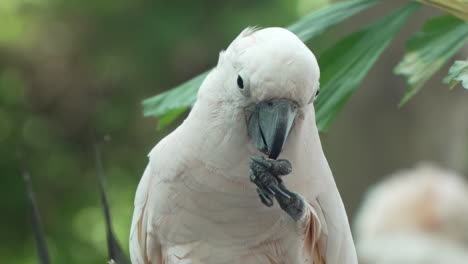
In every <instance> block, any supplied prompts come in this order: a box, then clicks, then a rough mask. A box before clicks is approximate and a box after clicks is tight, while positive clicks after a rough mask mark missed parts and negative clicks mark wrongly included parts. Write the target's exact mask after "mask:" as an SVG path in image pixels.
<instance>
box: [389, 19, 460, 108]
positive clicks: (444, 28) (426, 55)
mask: <svg viewBox="0 0 468 264" xmlns="http://www.w3.org/2000/svg"><path fill="white" fill-rule="evenodd" d="M467 40H468V23H466V22H464V21H463V20H461V19H458V18H456V17H453V16H451V15H446V16H441V17H436V18H434V19H431V20H429V21H428V22H427V23H426V24H425V25H424V28H423V31H422V32H419V33H417V34H416V35H414V37H413V38H411V39H410V40H409V41H408V45H407V46H408V51H407V53H406V54H405V57H404V58H403V60H402V61H401V62H400V64H398V66H397V67H396V68H395V72H396V73H397V74H402V75H404V76H405V77H406V78H407V80H408V84H409V87H408V89H407V91H406V94H405V96H404V97H403V100H402V101H401V104H404V103H406V102H407V101H408V100H409V99H410V98H411V97H412V96H413V95H415V94H416V93H417V92H418V91H419V90H420V89H421V88H422V87H423V85H424V83H425V82H426V81H427V80H429V78H431V77H432V75H433V74H434V73H435V72H437V71H438V70H439V69H440V68H441V67H442V66H443V65H444V64H445V63H446V62H447V61H448V59H450V58H451V57H452V56H453V55H454V54H455V53H456V52H457V51H458V50H459V49H460V48H461V47H462V46H463V45H464V44H465V42H466V41H467Z"/></svg>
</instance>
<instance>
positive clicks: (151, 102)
mask: <svg viewBox="0 0 468 264" xmlns="http://www.w3.org/2000/svg"><path fill="white" fill-rule="evenodd" d="M208 73H209V71H206V72H204V73H202V74H200V75H198V76H197V77H195V78H193V79H191V80H190V81H187V82H185V83H183V84H181V85H179V86H177V87H176V88H173V89H171V90H169V91H167V92H164V93H162V94H159V95H156V96H154V97H152V98H149V99H146V100H144V101H143V113H144V115H145V116H152V115H155V116H162V115H163V114H166V113H168V112H170V111H173V110H175V109H179V108H182V107H187V106H191V105H192V104H193V103H195V100H196V99H197V91H198V88H199V87H200V84H201V83H202V82H203V80H204V79H205V77H206V76H207V75H208Z"/></svg>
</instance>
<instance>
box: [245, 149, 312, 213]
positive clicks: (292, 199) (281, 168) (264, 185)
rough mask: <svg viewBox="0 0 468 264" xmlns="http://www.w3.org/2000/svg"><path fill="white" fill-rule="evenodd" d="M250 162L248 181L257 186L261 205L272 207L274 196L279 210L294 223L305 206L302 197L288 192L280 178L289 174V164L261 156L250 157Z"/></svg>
mask: <svg viewBox="0 0 468 264" xmlns="http://www.w3.org/2000/svg"><path fill="white" fill-rule="evenodd" d="M251 159H252V161H251V162H250V171H249V177H250V181H252V182H253V183H255V185H257V193H258V196H259V197H260V200H261V201H262V203H263V204H264V205H266V206H268V207H271V206H273V203H274V202H273V199H272V197H273V196H274V197H275V198H276V201H278V204H279V205H280V207H281V209H283V210H284V211H285V212H286V213H287V214H289V215H290V216H291V217H292V218H293V219H294V220H295V221H297V220H299V219H300V218H301V216H302V215H303V213H304V209H305V205H304V201H303V199H302V197H301V196H300V195H299V194H297V193H295V192H291V191H289V190H288V189H287V188H286V186H285V185H284V184H283V180H282V179H281V178H280V176H284V175H287V174H289V173H291V171H292V167H291V163H290V162H289V161H288V160H285V159H279V160H273V159H268V158H264V157H262V156H252V157H251Z"/></svg>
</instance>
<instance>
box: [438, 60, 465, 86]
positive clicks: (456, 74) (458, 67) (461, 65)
mask: <svg viewBox="0 0 468 264" xmlns="http://www.w3.org/2000/svg"><path fill="white" fill-rule="evenodd" d="M460 82H461V84H462V86H463V87H464V88H465V89H468V60H464V61H456V62H455V63H454V64H453V65H452V67H450V70H449V73H448V75H447V76H446V77H445V78H444V83H446V84H448V85H450V89H452V88H453V87H454V86H455V85H457V84H458V83H460Z"/></svg>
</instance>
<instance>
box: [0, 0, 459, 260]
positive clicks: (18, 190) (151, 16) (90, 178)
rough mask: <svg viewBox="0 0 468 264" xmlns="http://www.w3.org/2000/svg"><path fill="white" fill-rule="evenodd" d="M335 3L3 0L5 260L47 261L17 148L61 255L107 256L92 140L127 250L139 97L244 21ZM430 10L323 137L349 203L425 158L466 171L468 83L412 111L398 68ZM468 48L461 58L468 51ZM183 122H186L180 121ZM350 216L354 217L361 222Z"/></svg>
mask: <svg viewBox="0 0 468 264" xmlns="http://www.w3.org/2000/svg"><path fill="white" fill-rule="evenodd" d="M406 2H407V1H403V0H401V1H384V3H381V4H379V5H377V6H376V7H374V8H371V9H369V10H368V11H365V12H364V13H361V14H359V15H357V16H355V17H353V18H352V19H350V20H347V22H345V23H344V24H342V25H339V26H337V27H335V28H333V29H332V30H331V31H328V32H326V33H324V34H322V35H321V36H320V37H319V38H316V39H315V40H313V41H312V42H311V43H309V44H310V45H309V47H310V48H311V49H312V51H313V52H315V53H317V52H319V51H320V50H322V49H323V48H324V47H327V46H328V45H330V44H331V43H332V42H333V41H334V40H336V39H337V38H339V37H341V36H343V35H345V34H347V33H349V32H351V31H353V30H355V29H357V28H358V27H359V26H362V25H365V24H367V23H369V22H371V21H372V20H373V19H375V18H378V17H379V16H381V15H382V14H384V13H388V10H389V9H394V8H396V7H399V6H401V5H402V4H404V3H406ZM328 3H329V1H326V0H296V1H291V0H254V1H252V0H249V1H247V0H237V1H234V0H227V1H216V0H203V1H165V2H163V1H150V0H112V1H111V0H98V1H96V0H81V1H76V0H1V1H0V172H1V184H0V204H1V207H0V208H1V218H0V219H1V220H0V221H1V222H0V223H1V224H0V263H37V253H36V249H35V242H34V239H33V236H32V228H31V224H30V221H29V220H30V219H29V212H28V206H27V203H26V195H25V191H24V186H23V183H22V179H21V176H20V174H21V168H22V166H23V165H21V164H20V163H19V162H18V159H17V152H18V151H21V152H22V153H23V154H24V156H25V161H24V164H26V166H27V168H28V170H29V171H30V172H31V174H32V181H33V187H34V189H35V193H36V196H37V199H38V203H39V209H40V213H41V217H42V221H43V226H44V231H45V233H46V234H47V242H48V246H49V250H50V253H51V257H52V261H53V263H70V264H72V263H105V261H106V259H107V249H106V243H105V231H104V219H103V214H102V209H101V206H100V200H99V194H98V187H97V179H96V172H95V164H94V159H93V153H92V146H91V144H92V142H93V140H94V139H97V140H98V141H99V142H100V147H101V149H102V152H103V157H104V166H105V171H106V174H107V175H106V177H107V178H106V180H107V187H108V195H109V199H110V203H111V209H112V214H113V222H114V228H115V231H116V234H117V236H118V238H119V240H120V241H121V243H122V245H123V248H124V249H125V250H126V252H127V253H128V249H127V244H128V233H129V228H130V222H131V215H132V213H133V206H132V203H133V196H134V192H135V190H136V186H137V184H138V181H139V179H140V176H141V174H142V172H143V170H144V168H145V166H146V163H147V158H146V155H147V153H148V152H149V151H150V149H151V148H152V147H153V146H154V145H155V144H156V143H157V142H158V140H159V139H161V138H162V137H164V135H166V134H167V133H169V132H170V131H171V130H172V129H173V128H174V127H175V126H176V124H174V125H172V126H171V127H168V128H166V129H165V130H163V131H157V130H156V124H157V120H156V119H154V118H143V115H142V109H141V100H143V99H145V98H147V97H150V96H152V95H154V94H157V93H159V92H161V91H164V90H166V89H169V88H171V87H174V86H176V85H177V84H179V83H181V82H183V81H185V80H187V79H189V78H191V77H193V76H195V75H197V74H198V73H201V72H202V71H204V70H206V69H208V68H210V67H212V66H213V65H214V64H215V63H216V61H217V56H218V53H219V51H220V50H222V49H223V48H225V47H227V45H228V44H229V43H230V42H231V41H232V39H234V38H235V36H236V35H237V34H238V33H239V32H240V31H241V30H242V29H244V28H245V27H247V26H253V25H258V26H262V27H267V26H287V25H289V24H291V23H292V22H294V21H295V20H297V18H299V17H301V16H303V15H304V14H307V13H309V12H310V11H312V10H314V9H317V8H320V7H323V6H325V5H327V4H328ZM436 14H439V11H436V10H434V9H431V8H429V7H423V8H421V9H420V10H419V11H418V13H417V15H415V16H413V18H412V19H411V20H410V21H409V23H408V24H407V26H406V27H405V28H404V30H403V31H402V32H400V34H399V36H398V37H397V39H396V40H395V41H394V42H393V43H392V45H391V47H390V48H389V49H388V50H387V51H386V52H385V53H384V55H383V56H382V58H381V59H380V60H379V62H378V63H377V64H376V65H375V66H374V67H373V69H372V70H371V72H370V74H369V75H368V76H367V78H366V79H365V81H364V83H363V85H362V86H361V87H360V88H359V89H358V91H357V92H356V94H355V95H353V97H352V99H351V101H350V103H349V104H348V105H347V106H346V108H345V109H344V111H343V112H342V113H341V114H340V115H339V117H338V119H337V120H336V121H335V122H334V123H333V124H332V126H331V127H330V129H329V131H328V132H327V133H326V134H323V135H322V141H323V145H324V149H325V152H326V154H327V157H328V159H329V162H330V166H331V167H332V169H333V171H334V174H335V178H336V181H337V183H338V187H339V189H340V191H341V193H342V196H343V200H344V202H345V204H346V206H347V209H348V213H349V214H350V216H351V217H352V216H353V215H354V214H355V210H356V208H357V207H358V205H359V202H360V199H361V198H362V194H363V193H364V191H365V190H366V188H367V187H368V186H369V185H370V184H372V183H374V182H376V181H377V180H378V179H380V178H382V177H383V176H385V174H388V173H390V172H392V171H394V170H396V169H399V168H404V167H410V166H412V165H413V164H414V163H416V162H418V161H420V160H430V161H434V162H436V163H438V164H440V165H442V166H445V167H448V168H452V169H455V170H458V171H460V172H463V173H465V174H467V172H468V165H467V164H468V159H467V157H468V155H467V153H468V103H467V102H468V92H467V91H466V90H463V89H454V90H453V91H449V89H448V88H447V87H446V86H445V85H443V84H442V83H441V79H442V77H443V76H445V74H446V72H447V68H448V67H445V68H444V69H443V70H442V72H441V73H440V74H438V75H436V76H435V77H434V78H433V79H431V80H430V81H429V82H428V83H427V85H426V88H425V89H424V90H423V91H422V92H421V93H419V94H418V95H416V96H415V98H414V99H413V100H411V101H410V102H409V103H408V104H407V105H405V106H404V107H403V108H401V109H399V108H397V104H398V102H399V100H400V99H401V97H402V96H403V94H404V89H405V87H406V86H405V82H404V80H403V78H401V77H396V76H394V75H393V73H392V70H393V68H394V66H395V65H396V64H397V63H398V62H399V60H400V59H401V57H402V56H403V51H404V40H405V39H407V38H408V36H409V35H411V34H412V33H414V32H415V31H418V30H419V29H420V27H421V25H422V23H423V22H424V18H427V17H429V16H432V15H436ZM467 56H468V49H467V48H466V47H465V48H464V50H463V51H462V54H459V55H457V57H458V58H462V59H463V58H466V57H467ZM179 121H181V120H179ZM351 220H352V218H351Z"/></svg>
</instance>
